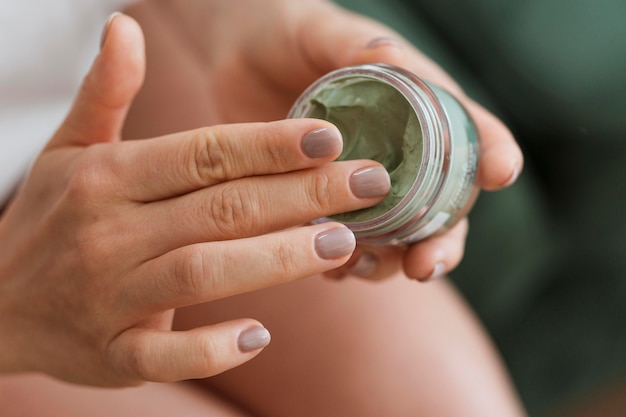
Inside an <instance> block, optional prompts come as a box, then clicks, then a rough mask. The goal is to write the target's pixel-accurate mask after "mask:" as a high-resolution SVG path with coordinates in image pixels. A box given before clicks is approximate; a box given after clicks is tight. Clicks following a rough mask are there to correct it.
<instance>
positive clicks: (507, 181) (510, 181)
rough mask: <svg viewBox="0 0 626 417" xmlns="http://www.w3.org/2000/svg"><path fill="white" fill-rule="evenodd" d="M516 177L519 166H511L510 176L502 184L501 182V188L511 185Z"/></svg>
mask: <svg viewBox="0 0 626 417" xmlns="http://www.w3.org/2000/svg"><path fill="white" fill-rule="evenodd" d="M517 177H519V168H518V167H517V166H516V167H515V168H513V172H512V173H511V176H510V177H509V178H508V179H507V180H506V181H505V182H504V184H502V188H506V187H509V186H511V185H513V183H514V182H515V181H517Z"/></svg>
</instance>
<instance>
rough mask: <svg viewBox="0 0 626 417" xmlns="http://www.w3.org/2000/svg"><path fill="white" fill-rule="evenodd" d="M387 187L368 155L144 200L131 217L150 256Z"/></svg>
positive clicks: (348, 207)
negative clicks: (178, 195) (138, 221)
mask: <svg viewBox="0 0 626 417" xmlns="http://www.w3.org/2000/svg"><path fill="white" fill-rule="evenodd" d="M389 189H390V179H389V174H388V173H387V171H386V170H385V169H384V168H383V167H382V166H381V165H380V164H378V163H376V162H374V161H369V160H353V161H342V162H332V163H329V164H325V165H323V166H321V167H316V168H312V169H308V170H300V171H295V172H291V173H285V174H276V175H267V176H258V177H249V178H242V179H239V180H236V181H229V182H226V183H222V184H218V185H215V186H213V187H209V188H206V189H203V190H199V191H196V192H194V193H190V194H187V195H183V196H180V197H177V198H174V199H169V200H164V201H159V202H154V203H150V204H146V205H143V206H141V207H139V210H141V213H139V214H137V213H135V217H136V218H139V219H142V220H141V224H139V226H140V227H141V228H142V230H144V232H143V233H142V237H141V239H142V240H145V242H142V246H143V247H145V248H146V250H148V251H149V253H147V254H146V255H147V256H149V257H153V256H158V255H160V254H162V253H164V252H166V251H170V250H173V249H175V248H178V247H181V246H185V245H190V244H193V243H199V242H208V241H217V240H231V239H239V238H244V237H250V236H257V235H262V234H265V233H269V232H272V231H276V230H281V229H284V228H287V227H291V226H295V225H300V224H303V223H306V222H309V221H311V220H314V219H317V218H319V217H324V216H329V215H332V214H336V213H341V212H346V211H352V210H357V209H361V208H365V207H369V206H372V205H374V204H375V203H378V202H379V201H381V200H382V199H383V198H384V196H385V195H387V193H388V192H389Z"/></svg>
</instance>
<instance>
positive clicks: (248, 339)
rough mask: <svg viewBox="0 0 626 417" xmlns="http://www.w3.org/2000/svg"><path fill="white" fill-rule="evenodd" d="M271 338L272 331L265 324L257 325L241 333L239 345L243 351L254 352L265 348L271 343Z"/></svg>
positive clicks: (238, 340)
mask: <svg viewBox="0 0 626 417" xmlns="http://www.w3.org/2000/svg"><path fill="white" fill-rule="evenodd" d="M270 340H271V336H270V332H268V331H267V329H266V328H265V327H263V326H256V327H251V328H249V329H247V330H244V331H243V332H241V333H240V334H239V338H238V339H237V346H238V347H239V350H240V351H241V352H244V353H245V352H252V351H253V350H258V349H261V348H264V347H265V346H267V345H268V344H269V343H270Z"/></svg>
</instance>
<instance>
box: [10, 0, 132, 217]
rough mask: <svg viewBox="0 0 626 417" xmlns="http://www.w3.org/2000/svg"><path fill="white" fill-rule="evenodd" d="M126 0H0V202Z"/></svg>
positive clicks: (53, 124)
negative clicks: (103, 31) (110, 21)
mask: <svg viewBox="0 0 626 417" xmlns="http://www.w3.org/2000/svg"><path fill="white" fill-rule="evenodd" d="M127 3H129V1H128V0H0V207H1V206H2V202H4V201H5V200H6V198H8V197H9V193H10V192H11V191H12V190H13V189H14V187H15V185H16V184H17V183H18V181H19V180H20V178H22V177H23V175H24V173H25V171H26V169H27V168H28V166H29V165H30V163H31V162H32V160H33V159H34V157H35V156H36V155H37V153H38V152H39V150H40V149H41V148H42V146H43V145H44V144H45V143H46V142H47V141H48V139H49V138H50V137H51V135H52V134H53V133H54V131H55V130H56V128H57V127H58V125H59V124H60V123H61V121H62V120H63V118H64V117H65V114H66V112H67V110H68V109H69V106H70V105H71V102H72V99H73V97H74V94H75V92H76V90H77V88H78V86H79V85H80V81H81V79H82V77H83V75H84V74H85V73H86V71H87V70H88V68H89V66H90V64H91V62H92V60H93V58H94V57H95V55H96V54H97V52H98V48H99V43H100V35H101V33H102V27H103V25H104V23H105V21H106V19H107V17H108V16H109V15H110V14H111V13H112V12H113V11H115V10H116V9H120V8H121V7H122V6H123V5H124V4H127Z"/></svg>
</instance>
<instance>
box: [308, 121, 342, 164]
mask: <svg viewBox="0 0 626 417" xmlns="http://www.w3.org/2000/svg"><path fill="white" fill-rule="evenodd" d="M300 146H301V147H302V152H304V154H305V155H306V156H308V157H309V158H325V157H327V156H332V155H339V154H340V153H341V149H342V147H343V140H342V139H341V133H339V130H338V129H333V128H327V127H323V128H321V129H315V130H312V131H310V132H309V133H307V134H306V135H304V137H303V138H302V143H301V144H300Z"/></svg>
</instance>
